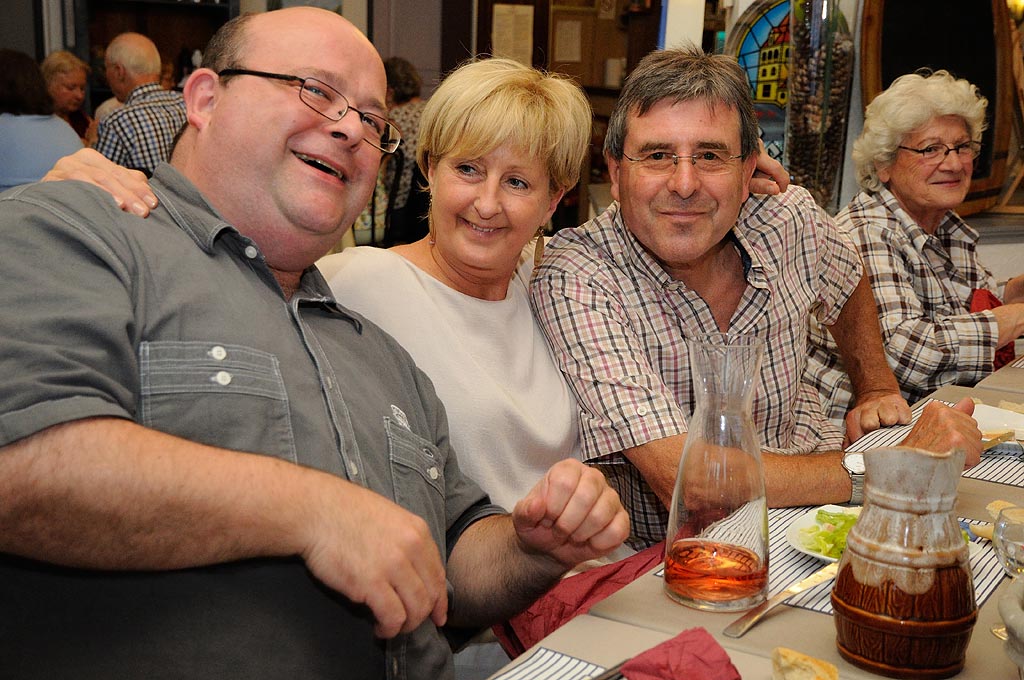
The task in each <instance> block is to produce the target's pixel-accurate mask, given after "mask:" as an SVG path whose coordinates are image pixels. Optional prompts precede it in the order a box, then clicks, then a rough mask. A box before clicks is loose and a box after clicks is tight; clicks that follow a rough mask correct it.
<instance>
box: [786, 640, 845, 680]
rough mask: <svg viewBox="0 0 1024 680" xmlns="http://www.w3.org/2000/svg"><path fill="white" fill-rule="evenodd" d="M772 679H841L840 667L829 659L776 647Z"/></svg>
mask: <svg viewBox="0 0 1024 680" xmlns="http://www.w3.org/2000/svg"><path fill="white" fill-rule="evenodd" d="M772 680H839V669H837V668H836V667H835V666H833V665H832V664H830V663H829V662H828V661H823V660H822V659H816V658H814V657H813V656H807V655H806V654H801V653H800V652H797V651H795V650H792V649H787V648H786V647H776V648H775V649H773V650H772Z"/></svg>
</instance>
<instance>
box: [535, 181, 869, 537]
mask: <svg viewBox="0 0 1024 680" xmlns="http://www.w3.org/2000/svg"><path fill="white" fill-rule="evenodd" d="M730 238H731V239H732V242H733V243H734V245H735V247H736V248H737V250H738V251H739V253H740V255H741V257H742V258H743V260H744V269H745V276H746V280H747V288H746V290H745V291H744V293H743V298H742V300H741V301H740V304H739V307H738V308H737V309H736V311H735V313H734V314H733V318H732V319H731V321H730V325H729V330H730V332H731V333H752V334H755V335H757V336H759V337H761V338H762V339H763V340H764V341H765V345H766V347H765V355H764V360H763V361H762V365H761V375H760V379H759V380H758V383H757V388H756V393H755V398H754V406H753V419H754V423H755V426H756V428H757V430H758V434H759V436H760V438H761V441H762V444H763V445H764V448H765V450H772V451H778V452H782V453H808V452H813V451H824V450H838V449H839V448H840V446H841V444H842V435H841V433H840V431H839V430H838V428H836V427H835V426H833V425H832V424H831V423H830V422H829V421H828V419H827V418H826V417H825V415H824V414H823V413H822V412H821V408H820V406H819V403H818V397H817V394H816V393H815V391H814V390H813V389H811V388H810V386H809V385H806V384H805V383H804V382H803V381H802V380H801V378H802V376H803V372H804V368H805V364H806V363H807V323H808V321H807V319H808V316H809V315H814V316H816V317H817V318H819V319H820V320H821V321H822V322H824V323H828V324H831V323H834V321H835V319H836V318H837V316H838V314H839V312H840V310H841V309H842V306H843V305H844V304H845V303H846V300H847V299H848V297H849V295H850V294H851V293H852V292H853V290H854V288H855V287H856V284H857V282H858V281H859V280H860V276H861V268H860V262H859V260H858V258H857V254H856V252H855V251H854V250H853V248H852V246H850V244H849V243H847V242H846V241H845V240H844V239H842V238H841V237H840V235H839V233H838V231H837V230H836V229H835V226H834V225H833V223H832V221H831V219H830V218H829V217H828V216H827V215H826V214H825V213H824V212H823V211H822V210H821V209H820V208H818V206H817V205H816V204H815V203H814V201H813V200H812V198H811V197H810V194H808V193H807V192H806V191H805V190H804V189H802V188H800V187H791V188H790V189H789V190H788V191H787V192H786V193H784V194H781V195H780V196H758V197H751V198H750V199H748V200H747V202H746V203H745V204H744V206H743V209H742V211H741V213H740V217H739V219H738V221H737V225H736V226H735V227H734V228H733V230H732V232H731V234H730ZM531 294H532V301H533V305H534V310H535V312H536V314H537V317H538V319H539V321H540V324H541V326H542V327H543V328H544V331H545V333H546V334H547V336H548V340H549V341H550V343H551V345H552V348H553V351H554V354H555V356H556V359H557V361H558V363H559V366H560V368H561V369H562V371H563V372H564V373H565V375H566V377H567V378H568V381H569V384H570V387H571V388H572V389H573V390H574V392H575V394H576V397H577V399H578V401H579V404H580V411H579V424H580V439H581V444H582V449H583V458H584V460H585V461H586V462H588V463H590V464H592V465H598V466H600V467H601V469H602V471H604V473H605V475H606V476H607V477H608V479H609V482H610V484H611V485H612V486H613V487H614V488H615V489H616V490H617V491H618V492H619V495H620V497H621V498H622V502H623V504H624V505H625V506H626V507H627V509H628V510H629V513H630V519H631V520H632V523H633V535H632V536H631V537H630V544H631V545H632V546H633V547H642V546H645V545H651V544H653V543H655V542H657V541H660V540H662V539H664V537H665V528H666V524H667V520H668V515H667V512H666V510H665V508H664V507H663V506H662V504H661V503H660V502H659V501H658V499H657V497H656V496H655V495H654V492H653V491H652V490H651V489H650V487H649V486H648V485H647V483H646V482H645V481H644V480H643V478H642V477H641V475H640V473H639V471H638V470H637V468H636V467H634V466H633V464H632V463H630V462H629V461H628V460H627V459H626V458H625V457H624V456H623V455H622V453H621V452H622V451H623V450H625V449H628V448H632V447H635V446H639V445H641V444H645V443H647V442H651V441H654V440H657V439H662V438H664V437H669V436H672V435H678V434H682V433H684V432H686V416H687V415H689V414H690V413H692V411H693V406H694V403H693V387H692V384H691V376H690V368H689V361H688V356H687V351H686V344H685V340H686V338H688V337H691V336H693V335H697V334H702V333H708V332H717V331H718V326H717V324H716V323H715V320H714V317H713V316H712V314H711V309H710V307H709V306H708V304H707V303H706V302H705V301H704V300H703V299H702V298H701V297H700V296H699V295H697V294H696V293H695V292H693V291H691V290H690V289H688V288H687V287H686V286H685V285H684V284H683V283H682V282H680V281H676V280H674V279H672V278H671V277H670V276H669V275H668V274H666V273H665V271H664V270H662V268H661V267H660V266H659V265H658V263H657V262H656V261H655V260H654V258H652V257H651V255H650V254H649V253H648V252H647V251H646V250H644V248H643V247H642V246H641V244H640V243H639V242H638V241H637V240H636V238H635V237H634V236H633V235H632V234H631V233H630V232H629V231H628V230H627V229H626V226H625V224H624V223H623V218H622V214H621V212H620V211H619V205H618V203H612V205H611V207H609V208H608V210H607V211H605V212H604V213H603V214H602V215H600V216H598V217H597V218H595V219H594V220H591V221H590V222H588V223H587V224H584V225H583V226H581V227H579V228H576V229H568V230H563V231H560V232H558V234H556V235H555V236H554V238H553V239H551V241H550V243H549V245H548V247H547V249H546V251H545V254H544V260H543V263H542V264H541V265H540V267H539V268H538V269H537V271H536V273H535V275H534V279H533V283H532V291H531Z"/></svg>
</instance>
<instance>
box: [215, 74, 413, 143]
mask: <svg viewBox="0 0 1024 680" xmlns="http://www.w3.org/2000/svg"><path fill="white" fill-rule="evenodd" d="M217 75H218V76H222V77H226V76H256V77H258V78H273V79H274V80H283V81H285V82H289V83H298V84H299V100H300V101H301V102H302V103H303V104H305V105H306V106H308V107H309V108H311V109H313V110H314V111H316V112H317V113H319V114H320V115H321V116H323V117H324V118H327V119H328V120H341V119H342V118H344V117H345V114H346V113H348V112H349V111H350V110H351V111H355V112H356V113H357V114H359V120H360V121H361V122H362V124H363V125H364V126H365V128H366V135H365V136H364V137H363V139H364V140H366V142H367V143H368V144H370V145H371V146H374V147H376V148H378V149H380V150H381V151H383V152H384V153H394V152H395V150H396V149H397V148H398V143H399V142H401V141H402V132H401V131H400V130H399V129H398V126H397V125H395V124H394V123H392V122H391V121H389V120H388V119H387V118H384V117H383V116H378V115H377V114H375V113H366V112H365V111H360V110H359V109H357V108H355V107H354V106H352V105H351V104H349V103H348V99H346V98H345V95H343V94H342V93H340V92H338V91H337V90H335V89H334V88H333V87H331V86H330V85H328V84H327V83H325V82H323V81H322V80H317V79H316V78H301V77H299V76H291V75H287V74H284V73H268V72H266V71H251V70H249V69H247V68H226V69H223V70H221V71H219V72H218V73H217Z"/></svg>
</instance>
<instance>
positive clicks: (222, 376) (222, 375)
mask: <svg viewBox="0 0 1024 680" xmlns="http://www.w3.org/2000/svg"><path fill="white" fill-rule="evenodd" d="M213 380H214V382H216V383H217V384H218V385H230V384H231V374H230V373H228V372H227V371H217V374H216V375H214V376H213Z"/></svg>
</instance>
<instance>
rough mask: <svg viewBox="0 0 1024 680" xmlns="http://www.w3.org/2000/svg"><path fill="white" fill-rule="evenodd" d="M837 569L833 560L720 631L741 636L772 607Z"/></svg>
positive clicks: (837, 564)
mask: <svg viewBox="0 0 1024 680" xmlns="http://www.w3.org/2000/svg"><path fill="white" fill-rule="evenodd" d="M838 569H839V562H833V563H831V564H829V565H828V566H827V567H825V568H824V569H819V570H818V571H816V572H814V573H813V574H811V575H810V576H808V577H807V578H805V579H804V580H802V581H800V582H799V583H796V584H794V585H791V586H790V587H788V588H786V589H785V590H783V591H782V592H781V593H778V594H776V595H773V596H772V597H770V598H768V599H767V600H765V601H764V602H762V603H761V604H759V605H758V606H756V607H754V608H753V609H751V610H750V611H749V612H747V613H746V614H744V615H743V616H741V617H740V618H738V619H736V620H735V621H733V622H732V623H730V624H729V625H728V626H727V627H726V629H725V630H723V631H722V633H723V634H724V635H727V636H729V637H732V638H738V637H741V636H742V635H743V634H744V633H746V632H747V631H748V630H750V629H751V628H753V627H754V625H755V624H756V623H757V622H758V621H760V620H761V619H762V618H764V615H765V614H767V613H768V612H770V611H771V610H772V609H775V608H776V607H778V606H779V605H780V604H782V603H783V602H785V601H786V600H788V599H789V598H791V597H793V596H794V595H799V594H800V593H802V592H804V591H805V590H809V589H810V588H813V587H814V586H816V585H818V584H819V583H824V582H825V581H828V580H829V579H833V578H835V577H836V571H837V570H838Z"/></svg>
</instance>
